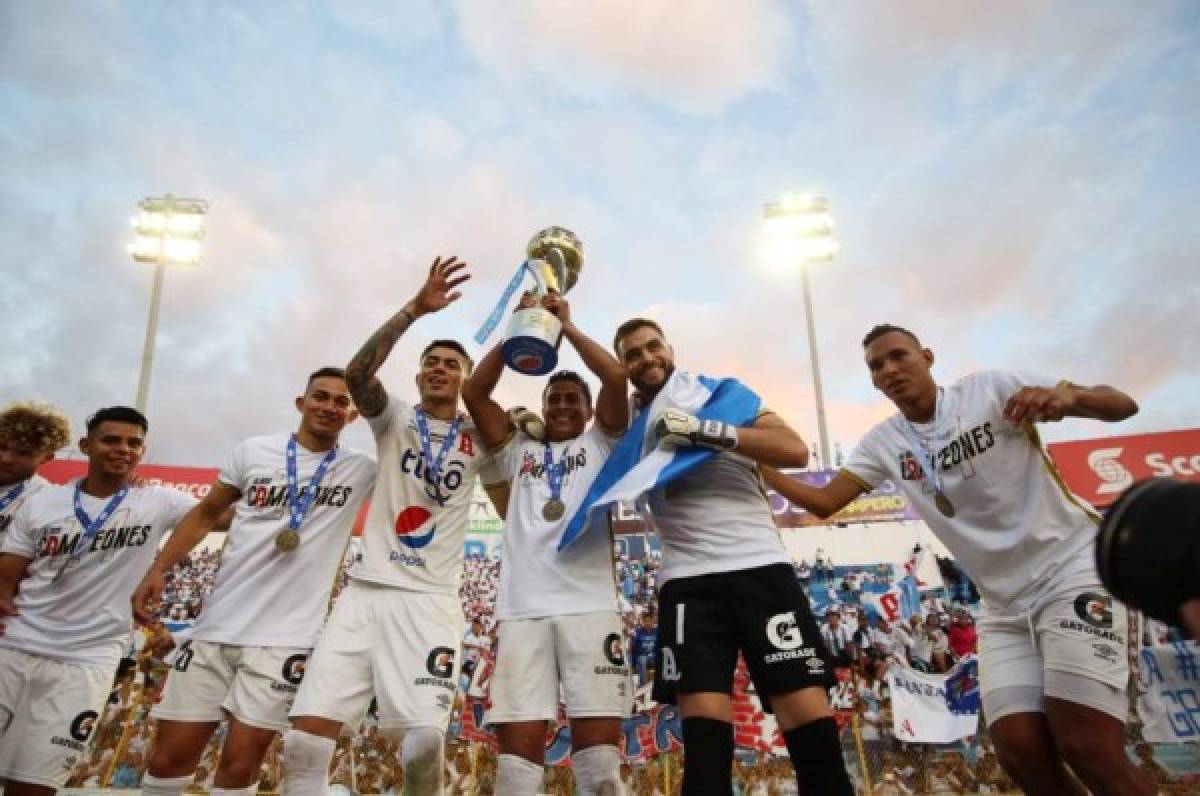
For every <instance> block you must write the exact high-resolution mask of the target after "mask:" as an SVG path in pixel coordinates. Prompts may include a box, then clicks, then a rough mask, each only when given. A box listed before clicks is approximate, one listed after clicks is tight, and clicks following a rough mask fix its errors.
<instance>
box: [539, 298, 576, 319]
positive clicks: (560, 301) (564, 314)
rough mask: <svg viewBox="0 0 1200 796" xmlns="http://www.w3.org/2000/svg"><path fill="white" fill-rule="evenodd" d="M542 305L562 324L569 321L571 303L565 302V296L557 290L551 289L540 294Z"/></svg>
mask: <svg viewBox="0 0 1200 796" xmlns="http://www.w3.org/2000/svg"><path fill="white" fill-rule="evenodd" d="M542 306H543V307H544V308H545V309H546V311H547V312H549V313H550V314H552V315H553V316H554V317H556V318H558V320H559V321H561V322H562V323H563V324H568V323H570V322H571V305H570V304H569V303H568V302H567V299H566V297H565V296H563V294H562V293H559V292H558V291H557V290H551V291H550V292H549V293H547V294H546V295H544V296H542Z"/></svg>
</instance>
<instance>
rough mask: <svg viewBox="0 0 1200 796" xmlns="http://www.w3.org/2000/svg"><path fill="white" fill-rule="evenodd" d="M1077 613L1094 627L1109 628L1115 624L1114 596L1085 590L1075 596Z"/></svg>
mask: <svg viewBox="0 0 1200 796" xmlns="http://www.w3.org/2000/svg"><path fill="white" fill-rule="evenodd" d="M1075 614H1076V615H1077V616H1078V617H1079V618H1080V619H1082V620H1083V621H1085V622H1087V623H1088V624H1089V625H1091V626H1092V627H1099V628H1104V629H1106V630H1107V629H1109V628H1111V627H1112V626H1113V615H1112V597H1109V596H1108V595H1107V594H1096V593H1095V592H1084V593H1083V594H1081V595H1079V596H1078V597H1076V598H1075Z"/></svg>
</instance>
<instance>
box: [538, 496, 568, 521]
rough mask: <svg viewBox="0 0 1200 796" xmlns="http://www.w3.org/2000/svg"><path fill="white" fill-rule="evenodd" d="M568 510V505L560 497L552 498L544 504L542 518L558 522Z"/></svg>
mask: <svg viewBox="0 0 1200 796" xmlns="http://www.w3.org/2000/svg"><path fill="white" fill-rule="evenodd" d="M566 512H567V507H566V505H565V504H564V503H563V502H562V501H561V500H559V499H558V498H551V499H550V500H547V501H546V505H544V506H542V519H544V520H545V521H546V522H558V521H559V520H561V519H562V516H563V514H565V513H566Z"/></svg>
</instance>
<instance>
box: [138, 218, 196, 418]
mask: <svg viewBox="0 0 1200 796" xmlns="http://www.w3.org/2000/svg"><path fill="white" fill-rule="evenodd" d="M207 212H208V202H206V201H204V200H203V199H181V198H179V197H177V196H172V195H171V194H167V195H166V196H160V197H149V198H146V199H143V200H142V201H140V202H138V214H137V215H136V216H134V217H133V218H132V219H130V225H131V226H132V227H133V231H134V238H133V242H132V243H130V244H129V253H130V254H131V255H132V256H133V259H134V260H136V261H137V262H139V263H154V287H152V288H151V290H150V316H149V318H147V319H146V341H145V343H144V344H143V346H142V367H141V371H140V372H139V374H138V386H137V398H136V400H135V401H134V406H136V407H137V409H138V411H139V412H145V411H146V397H147V394H148V393H149V391H150V369H151V367H152V366H153V364H154V344H155V341H156V339H157V337H158V308H159V305H160V304H161V303H162V286H163V275H164V273H165V272H166V270H167V266H168V265H182V266H192V267H194V266H196V265H199V263H200V254H201V247H200V242H201V241H202V240H203V239H204V232H205V225H204V221H205V214H206V213H207Z"/></svg>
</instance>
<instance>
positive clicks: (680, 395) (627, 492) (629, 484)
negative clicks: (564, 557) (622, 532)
mask: <svg viewBox="0 0 1200 796" xmlns="http://www.w3.org/2000/svg"><path fill="white" fill-rule="evenodd" d="M761 407H762V400H761V399H760V398H759V397H758V395H756V394H755V393H754V392H753V391H752V390H751V389H749V388H748V387H746V386H745V385H744V384H742V383H741V382H739V381H738V380H737V379H711V378H709V377H707V376H700V375H693V374H691V373H685V372H684V371H681V370H676V371H675V372H674V373H672V374H671V377H670V378H669V379H668V380H667V383H666V384H664V385H663V388H662V389H661V390H659V391H658V395H656V396H655V397H654V400H653V401H652V402H651V403H650V406H649V407H648V408H646V409H645V410H644V411H642V412H641V413H639V414H638V416H637V417H636V418H634V421H633V425H632V426H630V427H629V430H628V431H626V432H625V435H624V436H623V437H621V439H620V440H619V441H618V442H617V445H616V447H615V448H613V451H612V453H611V454H610V455H609V457H608V461H606V462H605V463H604V466H603V467H602V468H600V472H599V473H598V474H597V475H596V480H595V481H593V482H592V486H591V489H589V490H588V493H587V495H586V496H585V497H584V499H583V503H582V504H581V505H580V507H579V508H578V509H577V510H576V511H575V513H574V514H573V515H572V516H571V521H570V522H569V523H567V527H566V530H565V531H563V535H562V539H560V540H559V543H558V549H559V550H563V549H565V548H566V547H567V545H569V544H571V542H573V541H575V540H576V539H578V538H579V536H580V535H581V534H582V533H583V532H584V530H585V529H586V528H587V526H588V518H589V516H590V515H591V513H592V511H593V510H594V509H598V508H603V507H606V506H608V505H610V504H612V503H614V502H616V501H618V500H636V499H637V498H639V497H641V496H642V495H644V494H646V493H647V492H649V491H650V490H652V489H655V488H656V487H660V486H662V485H663V484H666V483H669V482H670V481H672V480H674V479H676V478H678V477H679V476H681V475H683V474H684V473H686V472H687V471H689V470H691V469H692V468H694V467H696V466H698V465H700V464H701V463H703V462H705V461H706V460H707V459H708V458H709V457H710V456H712V455H713V454H714V453H715V451H712V450H709V449H708V448H699V447H686V448H663V447H658V446H656V445H655V441H654V439H653V437H652V435H651V432H652V431H653V428H652V426H651V423H652V422H653V421H654V419H655V418H657V417H658V416H659V414H661V413H662V412H663V411H664V410H666V409H680V410H683V411H685V412H690V413H691V414H694V415H696V416H697V417H699V418H701V419H703V420H721V421H724V422H726V423H729V424H731V425H735V426H743V425H747V424H748V423H750V422H751V421H753V420H754V418H756V417H757V416H758V410H759V409H760V408H761Z"/></svg>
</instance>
